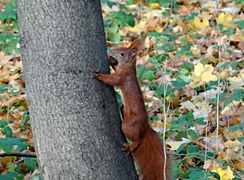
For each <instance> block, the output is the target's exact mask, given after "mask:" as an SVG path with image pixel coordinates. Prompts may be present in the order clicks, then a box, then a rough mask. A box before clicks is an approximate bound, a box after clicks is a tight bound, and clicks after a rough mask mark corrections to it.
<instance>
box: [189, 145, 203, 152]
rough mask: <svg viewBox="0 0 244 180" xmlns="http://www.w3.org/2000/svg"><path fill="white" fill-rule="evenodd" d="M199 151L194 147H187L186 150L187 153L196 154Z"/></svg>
mask: <svg viewBox="0 0 244 180" xmlns="http://www.w3.org/2000/svg"><path fill="white" fill-rule="evenodd" d="M199 151H200V150H199V149H198V146H196V145H191V144H190V145H189V146H188V148H187V153H197V152H199Z"/></svg>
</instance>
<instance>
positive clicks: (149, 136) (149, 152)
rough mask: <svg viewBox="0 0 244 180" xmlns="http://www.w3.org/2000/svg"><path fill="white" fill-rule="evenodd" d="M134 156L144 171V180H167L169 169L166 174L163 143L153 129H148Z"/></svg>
mask: <svg viewBox="0 0 244 180" xmlns="http://www.w3.org/2000/svg"><path fill="white" fill-rule="evenodd" d="M133 156H134V158H135V160H136V162H137V163H138V164H139V165H140V167H141V169H142V172H143V180H165V179H166V177H168V169H169V168H168V167H166V175H165V174H164V159H165V155H164V147H163V142H162V140H161V139H160V137H159V136H158V134H157V133H156V132H155V131H154V130H153V129H152V128H148V130H147V131H146V134H145V136H144V138H143V140H142V142H141V144H140V145H139V147H138V148H137V149H136V151H135V152H134V153H133ZM167 180H168V178H167Z"/></svg>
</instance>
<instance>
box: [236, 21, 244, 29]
mask: <svg viewBox="0 0 244 180" xmlns="http://www.w3.org/2000/svg"><path fill="white" fill-rule="evenodd" d="M236 24H238V25H239V26H240V27H241V29H244V20H242V21H237V22H236Z"/></svg>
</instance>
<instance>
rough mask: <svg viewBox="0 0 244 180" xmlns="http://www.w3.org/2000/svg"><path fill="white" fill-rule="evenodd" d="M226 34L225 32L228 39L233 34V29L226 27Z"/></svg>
mask: <svg viewBox="0 0 244 180" xmlns="http://www.w3.org/2000/svg"><path fill="white" fill-rule="evenodd" d="M243 22H244V21H243ZM243 25H244V24H243ZM226 32H227V37H228V38H229V37H230V36H231V35H233V34H234V32H235V30H234V28H232V27H228V29H227V30H226Z"/></svg>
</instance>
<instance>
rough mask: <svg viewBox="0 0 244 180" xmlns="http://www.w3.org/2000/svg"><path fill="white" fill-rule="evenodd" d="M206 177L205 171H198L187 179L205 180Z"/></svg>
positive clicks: (193, 172)
mask: <svg viewBox="0 0 244 180" xmlns="http://www.w3.org/2000/svg"><path fill="white" fill-rule="evenodd" d="M204 175H205V171H199V170H197V169H196V170H194V171H192V172H191V173H190V175H189V178H187V179H188V180H196V179H199V180H201V179H202V180H203V179H204V178H203V177H204Z"/></svg>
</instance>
